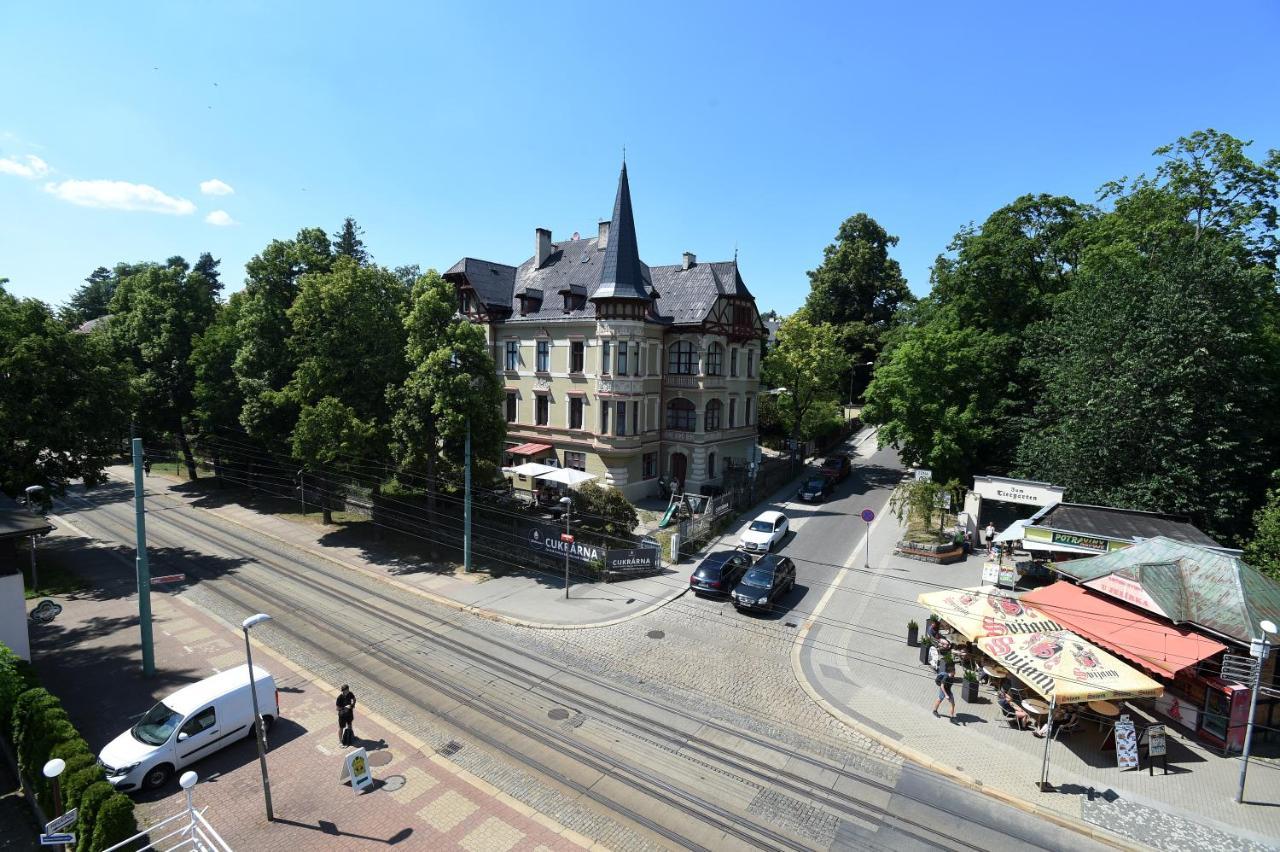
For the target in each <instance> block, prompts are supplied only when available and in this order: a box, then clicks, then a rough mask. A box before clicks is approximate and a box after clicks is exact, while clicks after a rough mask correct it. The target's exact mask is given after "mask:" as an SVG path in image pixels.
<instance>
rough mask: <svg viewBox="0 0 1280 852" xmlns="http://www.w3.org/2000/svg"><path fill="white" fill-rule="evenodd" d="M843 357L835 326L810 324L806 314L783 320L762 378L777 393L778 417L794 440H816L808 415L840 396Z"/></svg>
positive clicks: (765, 360)
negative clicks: (813, 438)
mask: <svg viewBox="0 0 1280 852" xmlns="http://www.w3.org/2000/svg"><path fill="white" fill-rule="evenodd" d="M843 367H844V357H843V353H842V351H841V348H840V343H839V338H838V334H837V331H836V329H835V327H834V326H832V325H829V324H827V323H814V322H810V321H809V319H808V317H807V316H806V312H805V311H801V312H799V313H797V314H795V315H793V316H790V317H788V318H787V319H785V320H783V322H782V325H781V326H780V327H779V329H778V342H777V344H776V345H775V346H774V347H773V348H772V349H770V350H769V352H768V354H767V355H766V356H765V359H764V371H763V377H764V381H765V383H766V384H768V385H770V386H771V387H773V388H774V389H775V391H774V393H776V395H777V397H778V414H779V416H780V418H781V420H782V422H783V424H784V425H785V427H786V429H787V431H788V432H789V433H790V434H791V435H792V437H794V438H796V439H800V440H808V439H809V438H812V437H813V432H812V431H811V429H812V428H813V423H812V421H811V420H808V419H807V418H808V415H809V414H810V412H811V411H812V410H813V409H815V407H820V406H821V405H822V403H825V402H834V401H835V400H836V399H837V398H838V396H839V392H840V391H839V388H840V385H839V379H840V373H841V370H842V369H843Z"/></svg>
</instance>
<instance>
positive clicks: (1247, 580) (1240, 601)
mask: <svg viewBox="0 0 1280 852" xmlns="http://www.w3.org/2000/svg"><path fill="white" fill-rule="evenodd" d="M1054 569H1055V570H1057V571H1058V572H1060V573H1062V574H1066V575H1067V576H1069V577H1072V578H1074V579H1076V580H1078V581H1080V582H1082V583H1083V582H1088V581H1089V580H1096V579H1098V578H1099V577H1104V576H1107V575H1109V574H1115V575H1117V576H1120V577H1124V578H1126V579H1129V580H1133V581H1134V582H1137V583H1139V584H1140V585H1141V586H1142V588H1143V590H1144V591H1145V592H1146V593H1147V594H1148V595H1150V596H1151V599H1152V600H1154V601H1155V602H1156V604H1158V605H1159V606H1160V608H1161V609H1163V610H1164V611H1165V612H1166V613H1167V614H1168V616H1169V619H1170V620H1171V621H1173V622H1174V623H1175V624H1194V625H1196V626H1198V627H1203V628H1205V629H1207V630H1211V631H1213V632H1214V633H1217V634H1218V635H1219V636H1225V637H1227V638H1229V639H1234V640H1236V641H1237V642H1240V643H1243V644H1248V643H1249V641H1250V640H1252V639H1256V638H1261V632H1262V631H1261V628H1260V627H1259V626H1258V624H1259V622H1261V621H1262V620H1263V619H1270V620H1271V621H1280V583H1277V582H1276V581H1275V580H1272V579H1271V578H1269V577H1266V576H1264V575H1263V574H1261V573H1259V572H1258V571H1256V570H1255V569H1253V568H1251V567H1249V566H1248V565H1247V564H1245V562H1244V561H1243V560H1241V559H1240V558H1238V557H1235V556H1229V555H1227V554H1224V553H1219V552H1217V551H1214V550H1209V549H1208V548H1205V547H1197V546H1195V545H1191V544H1185V543H1183V542H1180V541H1174V540H1173V539H1171V538H1165V537H1157V538H1152V539H1148V540H1147V541H1140V542H1138V543H1137V544H1135V545H1133V546H1132V547H1126V548H1125V549H1124V550H1117V551H1114V552H1112V553H1108V554H1105V555H1103V556H1093V557H1090V558H1087V559H1073V560H1070V561H1068V562H1059V563H1058V564H1056V565H1055V566H1054Z"/></svg>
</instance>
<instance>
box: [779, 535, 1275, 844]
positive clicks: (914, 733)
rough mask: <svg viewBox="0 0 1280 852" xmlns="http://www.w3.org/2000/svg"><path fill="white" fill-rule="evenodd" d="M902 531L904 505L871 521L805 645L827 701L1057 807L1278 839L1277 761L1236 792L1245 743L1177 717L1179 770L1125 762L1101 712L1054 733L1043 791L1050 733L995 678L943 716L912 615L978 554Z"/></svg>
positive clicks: (1207, 832) (801, 653)
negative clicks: (1244, 794) (1198, 731)
mask: <svg viewBox="0 0 1280 852" xmlns="http://www.w3.org/2000/svg"><path fill="white" fill-rule="evenodd" d="M899 534H900V530H899V526H898V523H897V521H896V519H895V518H893V517H885V518H883V522H881V523H878V525H877V526H876V527H874V528H873V531H872V544H871V565H872V571H871V573H870V574H868V573H866V572H863V571H861V570H846V571H843V572H841V574H840V576H839V578H838V580H837V582H836V584H835V585H834V586H833V587H832V588H831V589H830V591H829V593H828V595H827V597H826V599H825V600H824V601H823V603H822V604H820V605H819V607H818V609H817V611H815V614H814V618H813V620H812V621H811V622H810V625H809V626H808V628H807V630H805V631H802V632H801V635H800V637H799V638H798V640H797V644H796V645H795V646H794V651H793V668H794V669H795V672H796V676H797V678H798V679H799V680H800V682H801V685H802V686H804V687H805V689H806V690H807V691H808V692H809V693H810V695H811V696H812V697H813V698H814V699H815V700H816V701H818V703H819V704H821V705H822V706H823V707H824V708H825V709H826V710H827V711H828V712H829V713H831V714H832V715H833V716H835V717H836V718H838V719H841V720H842V721H844V722H845V723H846V724H849V725H850V726H852V727H854V728H856V729H858V730H860V731H861V732H863V733H865V734H867V735H869V736H872V737H874V738H875V739H877V740H878V741H880V742H881V743H882V744H884V745H886V746H887V747H889V748H893V749H895V750H897V751H898V752H899V753H902V754H904V755H905V756H907V757H908V758H911V759H913V760H916V761H917V762H920V763H922V764H924V765H925V766H929V767H931V768H934V769H936V770H937V771H939V772H943V773H945V774H948V775H951V776H953V777H957V778H961V779H963V780H966V781H968V782H969V783H971V784H973V785H975V786H981V787H982V788H983V789H985V790H987V791H988V792H990V793H992V794H995V795H998V796H999V797H1001V798H1005V799H1016V800H1019V801H1020V802H1022V803H1023V806H1024V807H1027V808H1028V809H1032V810H1035V811H1038V812H1041V813H1043V814H1044V815H1046V816H1050V818H1052V817H1054V816H1056V817H1058V818H1066V819H1069V820H1073V821H1077V822H1081V821H1082V822H1085V823H1090V824H1093V825H1096V826H1099V827H1101V828H1104V829H1106V830H1108V831H1111V832H1114V833H1116V834H1118V835H1120V836H1122V837H1126V838H1129V839H1130V840H1132V841H1135V842H1138V843H1141V844H1145V845H1150V846H1153V847H1155V848H1159V849H1178V850H1185V849H1205V850H1223V849H1230V850H1237V849H1239V850H1244V849H1265V848H1280V840H1278V839H1280V768H1277V766H1276V765H1275V764H1274V763H1271V762H1255V763H1252V764H1251V766H1250V770H1249V788H1248V799H1249V800H1250V801H1251V802H1253V803H1252V804H1246V805H1237V804H1236V803H1235V802H1234V795H1235V792H1236V787H1237V780H1238V776H1239V772H1240V761H1239V758H1238V757H1231V758H1223V757H1221V756H1220V755H1218V754H1217V753H1215V752H1211V751H1209V750H1207V749H1206V748H1204V747H1203V746H1202V745H1201V744H1200V743H1199V742H1197V741H1196V740H1194V739H1192V738H1189V737H1187V736H1185V735H1183V733H1182V732H1179V731H1176V730H1175V729H1174V728H1173V727H1172V726H1170V728H1169V743H1170V745H1169V769H1170V774H1168V775H1162V774H1161V773H1160V770H1159V769H1157V771H1156V774H1155V775H1154V777H1153V776H1151V775H1149V774H1148V771H1147V767H1146V765H1145V762H1144V763H1143V765H1142V768H1141V770H1140V771H1128V772H1121V771H1120V770H1119V769H1118V768H1117V767H1116V763H1115V755H1114V753H1113V752H1101V751H1099V745H1100V741H1101V739H1102V734H1101V733H1100V732H1099V731H1098V730H1096V728H1097V725H1096V724H1094V722H1093V721H1091V720H1090V721H1086V722H1084V723H1083V727H1082V729H1081V730H1080V731H1077V732H1076V733H1074V734H1072V735H1071V736H1070V738H1069V739H1067V740H1065V741H1056V742H1054V743H1053V744H1052V746H1051V750H1050V771H1049V779H1050V781H1051V782H1052V783H1053V784H1055V785H1056V786H1057V788H1058V791H1057V792H1054V793H1041V792H1040V791H1039V789H1038V787H1037V786H1036V782H1037V781H1038V780H1039V778H1040V767H1041V760H1042V757H1043V754H1044V741H1043V740H1040V739H1037V738H1035V737H1033V736H1031V734H1029V733H1027V732H1025V731H1019V730H1017V729H1016V728H1013V727H1011V726H1009V725H1008V724H1007V723H1006V722H1004V720H1003V719H1001V718H1000V714H999V710H998V708H997V707H996V705H995V703H994V701H993V700H992V698H991V692H990V691H989V690H987V689H985V688H983V689H982V690H981V695H980V698H979V703H977V704H966V703H965V702H964V700H963V698H962V697H961V689H960V688H959V686H957V687H956V689H955V693H956V701H957V704H956V717H955V719H954V720H952V719H948V718H945V717H943V718H937V717H935V716H933V715H932V712H931V710H932V707H933V703H934V700H935V699H936V697H937V692H936V687H935V686H934V684H933V679H932V672H931V671H929V670H928V669H927V667H925V666H922V665H921V664H920V661H919V649H918V648H915V647H910V646H908V645H907V644H906V627H907V621H908V620H910V619H915V620H916V621H917V622H919V623H920V624H923V623H924V620H925V616H926V615H927V612H926V611H925V609H924V608H923V607H921V606H920V605H919V604H917V603H916V602H915V600H916V595H917V594H919V593H920V592H923V591H932V590H935V589H936V588H938V585H939V584H942V585H945V586H951V587H964V586H976V585H979V584H980V578H981V558H980V557H977V556H974V557H971V558H970V559H969V560H968V561H967V562H965V563H960V564H955V565H932V564H929V563H924V562H919V561H916V560H912V559H906V558H903V557H899V556H896V555H894V554H893V546H894V544H895V543H896V540H897V539H898V537H899ZM819 616H821V619H819ZM820 622H821V623H820ZM946 710H947V705H946V704H943V707H942V712H944V713H945V712H946Z"/></svg>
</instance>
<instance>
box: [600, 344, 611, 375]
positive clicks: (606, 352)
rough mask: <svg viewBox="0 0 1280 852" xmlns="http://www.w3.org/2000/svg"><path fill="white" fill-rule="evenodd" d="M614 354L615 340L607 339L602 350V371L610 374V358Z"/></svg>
mask: <svg viewBox="0 0 1280 852" xmlns="http://www.w3.org/2000/svg"><path fill="white" fill-rule="evenodd" d="M612 354H613V341H610V340H606V341H605V342H604V343H603V344H602V346H601V350H600V372H601V373H602V374H604V375H606V376H607V375H609V359H610V356H611V355H612Z"/></svg>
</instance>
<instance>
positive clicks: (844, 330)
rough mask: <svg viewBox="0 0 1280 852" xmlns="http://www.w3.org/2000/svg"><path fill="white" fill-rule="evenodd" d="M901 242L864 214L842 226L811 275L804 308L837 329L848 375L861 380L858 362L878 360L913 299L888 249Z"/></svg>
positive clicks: (820, 320) (811, 319)
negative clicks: (882, 344)
mask: <svg viewBox="0 0 1280 852" xmlns="http://www.w3.org/2000/svg"><path fill="white" fill-rule="evenodd" d="M897 244H898V238H897V237H894V236H890V235H889V233H888V232H886V231H885V229H884V228H882V227H881V226H880V224H879V223H878V222H876V220H875V219H872V218H871V217H870V216H868V215H867V214H865V213H858V214H856V215H854V216H850V217H849V218H848V219H846V220H845V221H844V222H842V223H841V224H840V228H839V230H838V231H837V232H836V241H835V242H834V243H832V244H831V245H829V246H827V247H826V248H825V249H824V250H823V252H822V264H821V265H820V266H819V267H818V268H817V269H814V270H811V271H810V272H809V273H808V275H809V285H810V290H809V296H808V298H807V299H806V300H805V311H806V313H807V314H808V316H809V320H810V322H814V323H828V324H830V325H832V326H834V327H835V328H836V329H837V332H838V334H839V337H840V344H841V347H842V348H843V350H844V353H845V358H844V363H843V365H842V366H843V367H844V368H845V376H846V379H845V381H844V382H842V386H845V385H847V384H848V383H849V378H848V377H850V376H851V375H852V376H853V378H854V379H855V380H856V378H857V374H856V368H855V367H854V366H853V365H854V364H862V363H866V362H867V361H871V360H874V359H875V357H876V354H877V353H878V352H879V350H880V341H881V337H882V336H883V335H884V333H885V332H886V331H888V330H889V328H891V327H892V325H893V322H894V318H895V315H896V314H897V311H898V308H899V307H900V306H902V305H906V304H910V303H911V302H912V301H914V297H913V296H912V295H911V291H910V290H909V289H908V288H907V281H906V279H905V278H903V277H902V269H901V268H900V267H899V266H898V262H897V261H896V260H894V259H893V258H891V257H889V249H890V248H892V247H893V246H896V245H897Z"/></svg>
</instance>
